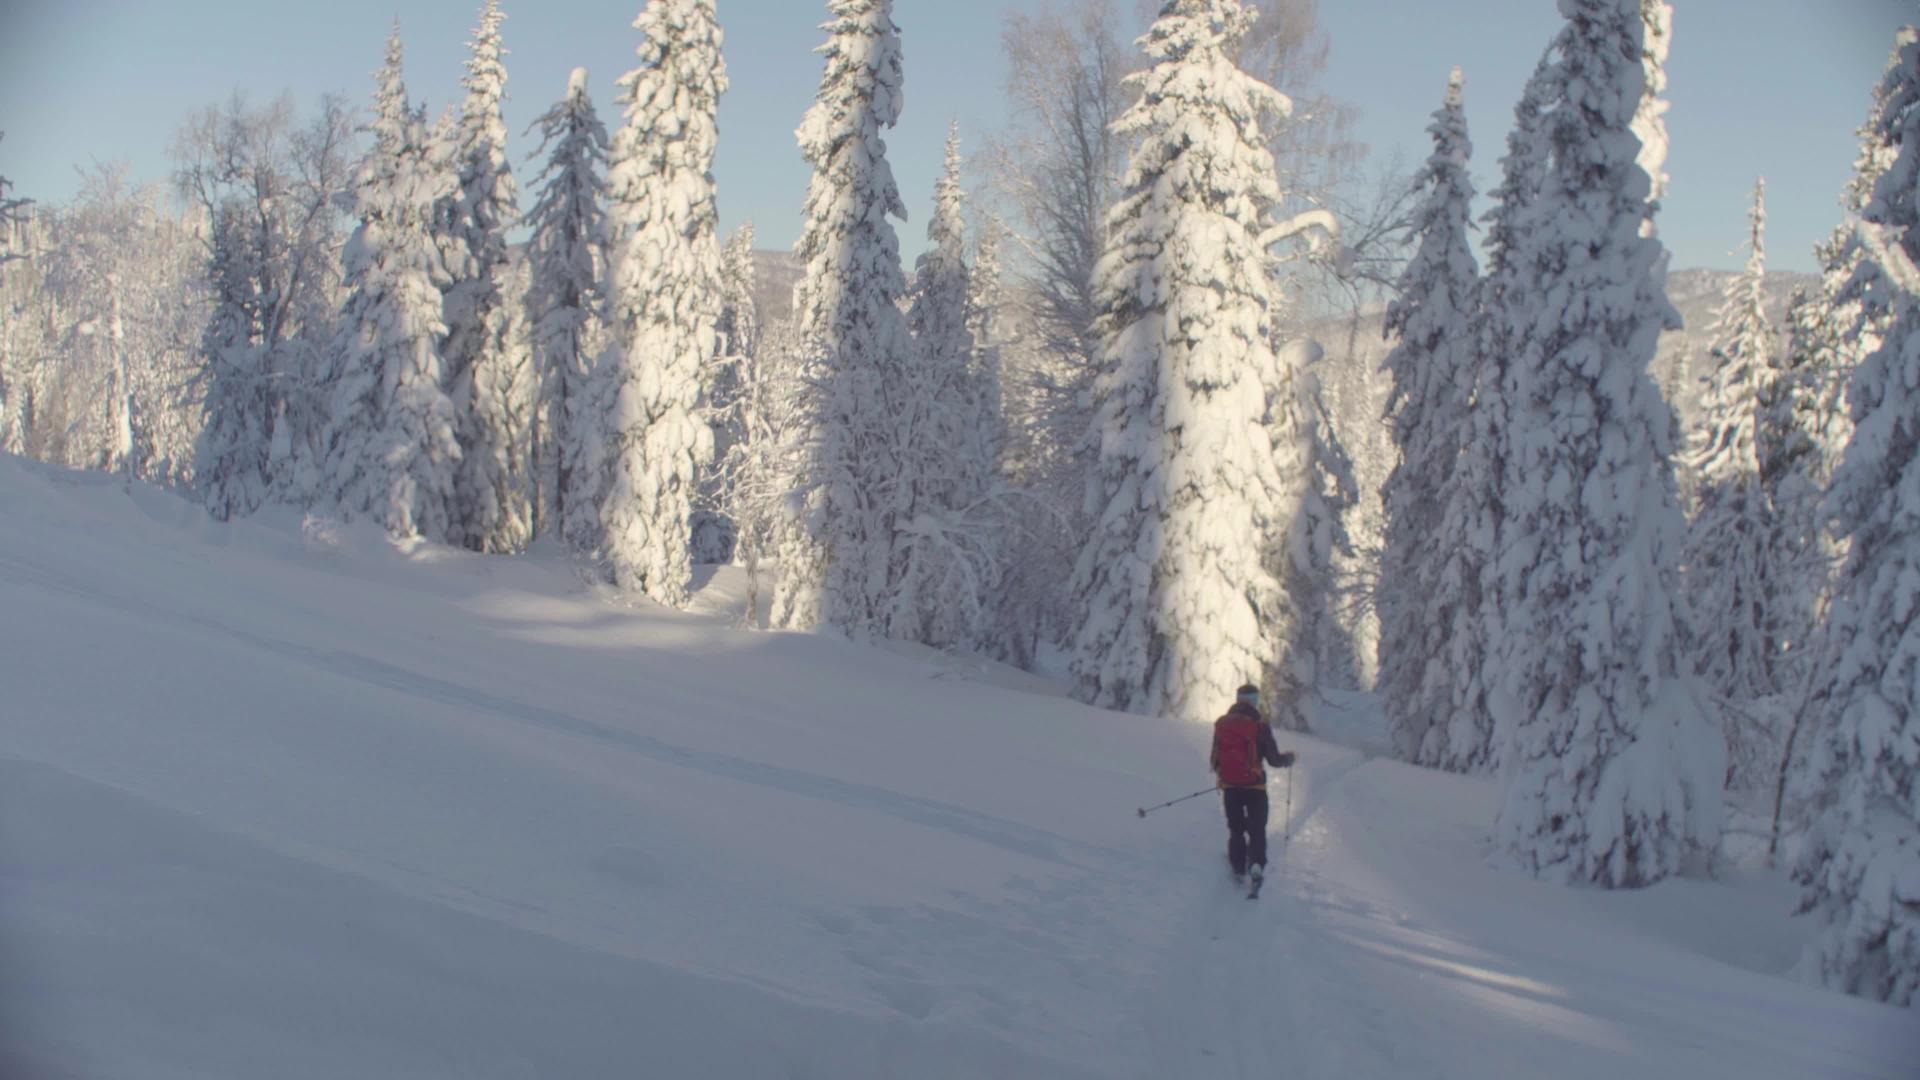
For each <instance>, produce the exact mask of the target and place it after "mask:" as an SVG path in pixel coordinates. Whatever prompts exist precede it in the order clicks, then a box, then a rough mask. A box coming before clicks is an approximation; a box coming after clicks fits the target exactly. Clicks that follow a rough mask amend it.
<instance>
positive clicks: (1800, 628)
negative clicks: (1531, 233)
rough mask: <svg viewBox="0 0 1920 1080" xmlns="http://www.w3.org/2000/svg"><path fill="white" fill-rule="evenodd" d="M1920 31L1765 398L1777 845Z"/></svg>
mask: <svg viewBox="0 0 1920 1080" xmlns="http://www.w3.org/2000/svg"><path fill="white" fill-rule="evenodd" d="M1916 37H1920V31H1916V30H1915V29H1914V28H1912V27H1907V28H1904V29H1902V30H1901V31H1900V32H1899V33H1898V34H1897V35H1895V40H1894V48H1893V54H1892V56H1891V57H1890V58H1889V60H1888V62H1887V67H1886V70H1885V72H1884V74H1883V76H1882V78H1881V80H1880V81H1879V83H1877V84H1876V86H1875V88H1874V92H1873V99H1872V103H1871V105H1870V107H1869V109H1868V112H1867V118H1866V121H1865V122H1864V123H1863V124H1861V126H1860V128H1859V129H1858V135H1859V138H1860V151H1859V154H1858V156H1857V157H1856V158H1855V160H1854V173H1853V176H1852V177H1851V178H1850V179H1849V181H1848V183H1847V186H1846V188H1845V189H1844V190H1843V191H1842V193H1841V198H1840V203H1841V206H1842V209H1843V210H1844V211H1845V214H1846V220H1844V221H1843V222H1842V223H1841V224H1840V225H1839V226H1837V227H1836V228H1835V229H1834V231H1833V233H1832V235H1831V236H1830V237H1829V238H1828V239H1827V241H1826V242H1825V243H1823V244H1821V245H1819V246H1817V247H1816V248H1815V249H1814V252H1815V254H1816V255H1817V256H1818V258H1819V259H1820V265H1821V274H1820V282H1819V283H1818V285H1817V286H1815V287H1814V288H1813V289H1811V290H1802V291H1798V292H1796V293H1795V295H1794V298H1793V302H1792V304H1791V305H1790V307H1789V309H1788V315H1787V327H1788V330H1787V343H1786V348H1785V349H1783V350H1780V351H1779V352H1776V353H1775V358H1776V364H1777V365H1778V370H1777V371H1776V372H1775V373H1774V375H1773V377H1772V379H1771V380H1770V381H1769V382H1768V386H1767V391H1768V392H1767V396H1766V400H1765V401H1764V403H1763V413H1762V420H1761V427H1760V433H1759V436H1758V443H1759V448H1758V449H1759V456H1760V482H1761V484H1762V485H1763V486H1764V487H1765V488H1766V491H1767V497H1768V499H1769V501H1770V502H1771V504H1772V506H1773V510H1774V538H1773V549H1774V561H1775V563H1776V564H1777V565H1779V566H1781V567H1786V568H1790V569H1788V570H1786V571H1784V572H1783V574H1782V581H1781V584H1782V595H1781V596H1780V598H1779V602H1778V605H1777V606H1778V609H1779V611H1780V615H1779V619H1778V623H1779V626H1780V627H1781V633H1782V636H1783V640H1784V648H1785V655H1784V656H1783V657H1781V658H1780V660H1779V664H1780V666H1781V668H1782V669H1783V670H1784V671H1785V672H1786V673H1787V675H1786V678H1785V680H1784V682H1785V685H1788V686H1790V687H1798V688H1800V690H1799V694H1798V702H1797V706H1796V708H1795V710H1794V712H1793V715H1792V717H1791V722H1790V724H1789V727H1788V729H1787V733H1786V753H1785V755H1784V757H1783V759H1782V761H1781V764H1780V776H1779V779H1778V781H1777V783H1776V787H1775V792H1776V794H1775V807H1774V836H1773V847H1774V850H1777V849H1778V846H1779V843H1780V840H1781V834H1782V831H1783V830H1787V831H1791V832H1796V833H1797V832H1800V831H1803V830H1804V828H1805V826H1806V824H1807V807H1806V805H1805V804H1804V798H1803V797H1805V796H1812V797H1818V796H1819V795H1820V794H1821V793H1820V792H1818V791H1804V790H1801V788H1802V787H1803V785H1796V784H1793V783H1792V781H1794V780H1795V779H1796V778H1799V779H1804V778H1805V774H1806V769H1805V767H1804V766H1805V764H1806V751H1807V744H1808V741H1809V740H1808V739H1807V738H1806V737H1805V732H1806V730H1807V727H1808V724H1809V722H1810V719H1811V714H1812V713H1813V711H1814V710H1813V708H1812V707H1811V706H1812V705H1813V704H1814V700H1813V699H1814V694H1815V691H1816V690H1817V688H1818V683H1819V679H1820V676H1821V674H1822V673H1821V670H1820V669H1821V668H1822V667H1823V666H1824V659H1823V658H1824V656H1825V650H1826V647H1827V634H1826V629H1827V626H1828V620H1827V607H1828V601H1829V598H1830V596H1831V592H1832V587H1833V583H1834V580H1835V578H1836V577H1837V574H1838V571H1839V568H1840V566H1841V564H1842V562H1843V561H1844V558H1845V555H1846V548H1847V540H1846V538H1845V537H1844V536H1839V535H1836V534H1835V533H1834V531H1833V530H1832V529H1831V528H1829V524H1830V523H1829V522H1828V521H1827V519H1826V517H1825V514H1824V513H1823V510H1822V504H1823V502H1824V501H1825V496H1826V492H1827V488H1828V486H1829V485H1830V483H1831V481H1832V477H1833V473H1834V471H1835V469H1836V468H1837V467H1838V465H1839V462H1840V457H1841V454H1842V453H1843V452H1844V450H1845V448H1846V445H1847V442H1848V440H1849V439H1850V438H1851V437H1852V434H1853V418H1852V416H1851V415H1850V414H1849V412H1848V405H1847V394H1848V384H1849V383H1851V381H1852V379H1853V373H1854V370H1855V369H1856V368H1858V366H1859V364H1860V361H1861V359H1863V358H1864V357H1866V356H1868V355H1870V354H1871V353H1873V352H1874V351H1876V350H1877V349H1878V348H1879V347H1880V342H1881V340H1882V338H1883V335H1884V333H1885V330H1886V328H1887V324H1888V321H1889V318H1890V312H1889V311H1888V310H1887V308H1886V304H1885V303H1884V298H1882V299H1879V300H1874V301H1872V302H1869V296H1870V295H1871V294H1873V293H1875V292H1880V293H1882V294H1884V290H1874V289H1870V288H1868V287H1867V286H1868V285H1870V283H1872V282H1873V281H1874V280H1876V278H1877V277H1878V269H1877V264H1876V263H1874V262H1873V261H1872V260H1869V259H1866V258H1865V257H1864V246H1863V245H1862V243H1861V241H1860V235H1859V230H1858V218H1859V215H1860V213H1861V212H1862V211H1863V210H1864V209H1865V208H1866V205H1867V202H1868V200H1869V199H1870V198H1871V197H1872V195H1873V189H1874V185H1875V184H1876V183H1877V182H1878V181H1879V179H1880V177H1881V176H1882V175H1883V174H1884V173H1885V172H1886V170H1887V168H1888V167H1889V166H1890V165H1891V164H1892V163H1893V160H1894V158H1895V155H1896V151H1897V150H1898V149H1899V148H1898V147H1896V146H1893V145H1891V144H1890V143H1889V142H1888V141H1887V140H1888V131H1889V128H1888V125H1887V123H1886V122H1885V117H1886V104H1887V102H1888V101H1889V100H1890V98H1891V97H1892V96H1893V95H1894V92H1895V91H1896V90H1897V88H1898V87H1899V85H1900V82H1901V75H1900V56H1901V52H1902V50H1904V49H1905V48H1906V47H1907V46H1908V45H1909V44H1910V43H1911V42H1912V41H1914V40H1915V39H1916ZM1790 794H1791V795H1792V796H1793V798H1792V799H1791V800H1790V799H1789V795H1790Z"/></svg>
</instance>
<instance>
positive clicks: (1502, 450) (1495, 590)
mask: <svg viewBox="0 0 1920 1080" xmlns="http://www.w3.org/2000/svg"><path fill="white" fill-rule="evenodd" d="M1552 61H1553V52H1552V49H1551V48H1549V49H1548V51H1547V52H1546V54H1545V55H1543V56H1542V57H1541V59H1540V62H1539V63H1538V64H1537V65H1536V66H1535V68H1534V72H1533V75H1532V77H1531V78H1529V79H1528V81H1527V84H1526V87H1525V89H1524V90H1523V92H1522V93H1521V96H1520V101H1519V103H1518V104H1517V105H1516V106H1515V107H1514V123H1513V128H1512V129H1511V130H1510V131H1509V132H1508V135H1507V141H1506V154H1505V156H1503V157H1502V158H1501V182H1500V184H1499V186H1498V187H1496V188H1495V189H1494V190H1493V191H1492V192H1491V193H1490V194H1491V196H1492V198H1493V201H1494V206H1493V208H1492V209H1491V210H1489V211H1488V212H1487V214H1486V215H1485V217H1484V218H1483V220H1484V221H1485V222H1486V224H1487V255H1488V258H1487V271H1486V274H1485V276H1484V277H1483V278H1482V279H1481V283H1480V290H1479V304H1478V307H1477V309H1476V311H1475V315H1474V318H1473V322H1472V325H1471V327H1470V335H1471V336H1470V339H1469V345H1468V348H1469V349H1470V356H1469V358H1468V363H1467V366H1466V368H1465V369H1464V370H1463V371H1462V379H1463V386H1462V390H1461V393H1462V394H1463V396H1464V397H1465V399H1466V402H1467V405H1466V408H1467V412H1466V416H1465V420H1464V428H1463V431H1462V434H1461V439H1462V441H1461V446H1460V455H1459V457H1458V459H1457V461H1456V463H1455V465H1454V468H1453V470H1452V471H1451V472H1450V473H1448V474H1447V476H1446V477H1445V478H1444V479H1443V481H1442V486H1441V491H1440V496H1439V501H1440V505H1441V515H1440V531H1439V535H1438V536H1437V537H1436V539H1435V546H1436V551H1437V561H1436V562H1435V564H1434V578H1433V581H1432V586H1431V587H1432V594H1431V596H1430V603H1431V614H1430V615H1429V616H1428V618H1429V619H1430V620H1431V621H1432V622H1433V623H1434V624H1435V625H1436V626H1437V627H1439V628H1440V634H1441V641H1442V642H1443V645H1442V648H1441V651H1440V653H1439V655H1438V657H1437V659H1436V660H1435V662H1433V663H1431V664H1428V665H1427V669H1426V671H1425V672H1424V675H1423V680H1422V687H1423V688H1422V690H1421V693H1422V695H1423V696H1424V697H1426V698H1428V699H1429V700H1433V701H1438V702H1440V703H1442V704H1441V711H1440V712H1439V713H1438V719H1437V720H1436V722H1435V723H1434V724H1432V725H1431V726H1429V727H1428V728H1427V729H1426V731H1425V734H1424V735H1423V736H1422V739H1421V743H1420V745H1419V747H1418V748H1417V749H1415V751H1414V760H1415V761H1417V762H1418V763H1420V764H1422V765H1429V766H1434V767H1437V768H1443V769H1450V770H1453V771H1456V772H1479V771H1484V770H1488V769H1491V768H1492V767H1493V766H1494V764H1495V763H1496V754H1497V751H1498V748H1499V744H1500V740H1499V738H1498V737H1497V736H1496V732H1495V722H1494V711H1495V710H1494V701H1495V698H1496V696H1497V691H1498V688H1499V686H1500V685H1501V683H1502V681H1503V680H1502V678H1501V674H1500V661H1501V656H1500V654H1499V652H1498V651H1496V649H1495V644H1496V643H1497V642H1498V641H1500V639H1501V638H1502V637H1503V636H1504V634H1505V633H1506V630H1507V627H1508V626H1509V624H1510V622H1514V623H1517V622H1518V621H1520V619H1521V617H1522V616H1524V614H1525V612H1524V610H1523V609H1517V608H1515V609H1511V610H1509V608H1508V606H1507V605H1505V604H1503V603H1502V601H1501V594H1500V579H1499V575H1498V572H1497V568H1496V566H1495V565H1494V559H1495V558H1496V556H1497V554H1498V552H1499V550H1500V548H1499V542H1500V538H1501V536H1502V535H1503V533H1504V530H1505V518H1506V513H1507V506H1506V504H1507V494H1506V487H1505V485H1506V467H1507V459H1508V457H1509V447H1508V442H1507V429H1508V426H1509V414H1510V413H1511V411H1512V403H1511V402H1512V397H1513V384H1512V379H1511V376H1512V373H1513V371H1514V368H1515V366H1516V363H1517V359H1518V356H1519V348H1520V346H1521V345H1522V344H1523V343H1524V334H1523V333H1522V329H1523V328H1524V327H1525V325H1526V320H1527V319H1528V318H1529V317H1530V316H1529V309H1528V304H1529V303H1530V300H1529V297H1530V293H1529V292H1528V289H1529V287H1530V286H1531V284H1532V283H1531V280H1530V278H1529V277H1528V276H1527V274H1526V273H1525V272H1524V271H1523V268H1522V267H1521V266H1520V265H1519V264H1518V262H1517V260H1518V259H1519V258H1520V251H1519V250H1518V249H1519V241H1520V240H1521V239H1522V233H1521V232H1520V223H1521V222H1522V221H1523V219H1524V218H1525V216H1526V213H1527V210H1528V208H1529V207H1530V206H1532V204H1533V203H1534V201H1535V200H1536V199H1537V198H1538V197H1539V193H1540V187H1541V183H1542V178H1543V176H1544V174H1545V171H1546V165H1547V160H1548V149H1549V146H1548V141H1547V136H1546V109H1547V107H1548V105H1549V104H1550V103H1551V101H1552V100H1553V98H1554V96H1555V94H1556V90H1555V83H1556V81H1557V80H1558V79H1559V77H1560V72H1559V69H1558V68H1557V67H1556V66H1555V65H1554V64H1553V62H1552Z"/></svg>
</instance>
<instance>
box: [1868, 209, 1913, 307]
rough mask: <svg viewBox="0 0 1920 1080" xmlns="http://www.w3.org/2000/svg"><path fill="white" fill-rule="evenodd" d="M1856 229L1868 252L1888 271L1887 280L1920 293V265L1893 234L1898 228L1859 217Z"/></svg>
mask: <svg viewBox="0 0 1920 1080" xmlns="http://www.w3.org/2000/svg"><path fill="white" fill-rule="evenodd" d="M1854 230H1855V232H1856V233H1858V234H1859V237H1860V244H1861V246H1862V247H1864V248H1866V250H1867V254H1868V255H1869V256H1870V257H1871V258H1872V259H1873V261H1874V262H1876V263H1879V264H1880V267H1881V269H1882V270H1884V271H1885V272H1886V275H1887V280H1889V281H1891V282H1893V284H1894V285H1895V286H1896V287H1897V288H1899V289H1900V290H1901V291H1902V292H1905V293H1908V294H1916V295H1920V267H1916V266H1915V265H1914V264H1913V258H1912V257H1911V256H1909V255H1908V254H1907V250H1906V249H1905V248H1903V247H1901V246H1900V244H1899V242H1898V240H1897V239H1896V238H1895V236H1894V235H1893V234H1894V233H1895V232H1896V231H1897V230H1894V229H1889V228H1886V227H1885V226H1881V225H1876V224H1874V223H1873V222H1871V221H1865V220H1858V219H1856V220H1855V222H1854Z"/></svg>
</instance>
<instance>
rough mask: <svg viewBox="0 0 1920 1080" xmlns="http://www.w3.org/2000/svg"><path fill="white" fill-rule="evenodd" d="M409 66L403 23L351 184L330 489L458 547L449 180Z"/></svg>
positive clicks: (353, 511)
mask: <svg viewBox="0 0 1920 1080" xmlns="http://www.w3.org/2000/svg"><path fill="white" fill-rule="evenodd" d="M400 68H401V46H400V29H399V26H398V25H396V26H395V27H394V31H393V35H392V37H390V38H389V39H388V41H387V62H386V66H385V68H383V69H382V71H381V73H380V79H379V89H378V92H377V93H376V94H375V98H374V104H375V113H374V119H373V123H372V125H371V130H372V133H373V139H374V144H373V147H372V148H371V149H370V150H368V152H367V156H366V158H365V159H364V160H363V161H362V162H361V165H360V170H359V173H358V175H357V176H356V177H355V180H354V185H353V200H354V212H355V214H356V215H357V216H358V218H359V226H358V227H357V228H355V230H354V232H353V236H352V237H351V238H350V239H349V240H348V241H347V249H346V256H345V262H346V267H345V269H346V281H347V288H348V295H347V304H346V308H345V310H344V311H343V312H342V315H341V327H340V341H339V342H338V343H337V345H336V346H335V352H336V353H337V355H338V363H339V365H340V370H339V376H338V379H337V381H336V383H335V385H334V397H333V400H334V405H333V414H332V423H331V426H330V427H329V429H328V432H327V438H326V444H327V462H326V470H325V471H326V480H325V489H326V491H328V492H330V493H331V494H332V495H333V497H334V498H335V499H337V500H338V503H339V507H340V509H341V511H342V512H343V513H345V514H347V515H349V516H357V515H366V516H368V517H371V518H373V519H375V520H377V521H379V522H381V523H382V524H384V525H385V526H386V528H387V531H388V532H389V533H391V534H393V535H394V536H397V537H407V536H420V537H425V538H426V539H428V540H434V541H439V542H450V541H451V540H452V539H453V538H454V537H455V535H456V534H455V531H454V530H455V529H456V527H457V524H456V521H455V517H454V475H455V471H456V469H457V468H458V465H459V462H460V444H459V441H458V439H457V438H456V435H455V422H456V418H455V415H454V409H453V402H452V401H451V400H449V399H448V397H447V393H446V390H445V387H444V383H443V380H442V368H441V363H440V353H439V341H440V335H441V333H442V332H443V331H444V330H445V325H444V324H443V323H442V322H441V321H440V290H439V289H438V288H436V287H435V285H434V278H433V275H434V273H435V267H436V266H437V265H438V261H439V254H438V248H437V245H436V243H435V241H434V235H433V230H432V224H433V216H434V210H435V207H436V205H437V204H438V203H439V202H440V200H441V199H443V198H445V197H446V196H447V195H448V194H449V193H450V191H451V187H450V186H449V183H448V180H449V178H448V175H447V173H446V172H445V170H444V169H442V168H441V167H440V165H439V163H438V162H437V161H436V160H435V155H434V151H433V148H432V147H431V146H430V144H429V135H428V133H427V131H426V130H425V128H424V127H423V124H422V121H421V118H420V116H419V114H418V113H416V112H415V111H414V110H413V109H412V108H411V107H410V106H409V105H408V104H407V91H406V87H405V85H404V84H403V82H402V80H401V69H400Z"/></svg>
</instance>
